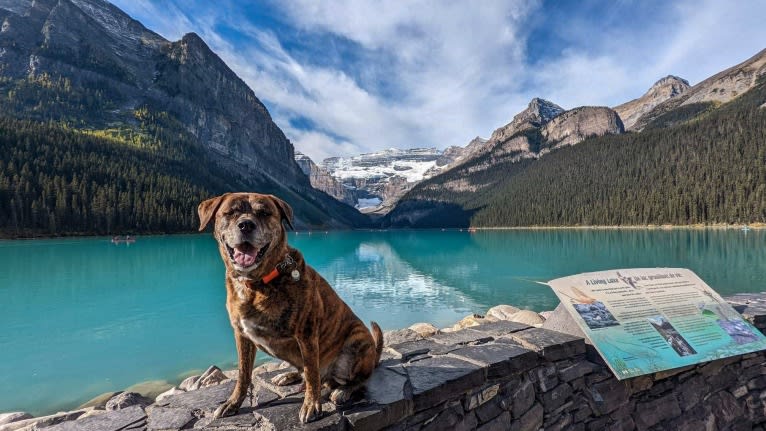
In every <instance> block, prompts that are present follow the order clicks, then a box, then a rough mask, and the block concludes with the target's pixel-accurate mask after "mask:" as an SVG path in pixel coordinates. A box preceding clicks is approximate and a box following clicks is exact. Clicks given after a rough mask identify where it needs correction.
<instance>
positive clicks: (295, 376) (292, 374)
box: [271, 371, 303, 386]
mask: <svg viewBox="0 0 766 431" xmlns="http://www.w3.org/2000/svg"><path fill="white" fill-rule="evenodd" d="M302 379H303V376H302V375H301V373H300V372H299V371H288V372H286V373H282V374H277V375H276V376H274V377H272V378H271V383H274V384H275V385H277V386H289V385H292V384H294V383H298V382H300V381H301V380H302Z"/></svg>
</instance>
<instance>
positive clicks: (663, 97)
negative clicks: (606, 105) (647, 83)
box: [614, 75, 691, 130]
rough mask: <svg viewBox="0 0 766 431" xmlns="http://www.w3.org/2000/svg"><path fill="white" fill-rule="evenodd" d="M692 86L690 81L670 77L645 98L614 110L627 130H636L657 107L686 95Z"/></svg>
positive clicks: (657, 85) (663, 80) (660, 82)
mask: <svg viewBox="0 0 766 431" xmlns="http://www.w3.org/2000/svg"><path fill="white" fill-rule="evenodd" d="M690 88H691V86H690V85H689V81H687V80H685V79H683V78H679V77H677V76H674V75H668V76H666V77H664V78H661V79H660V80H658V81H657V82H655V83H654V84H653V85H652V86H651V87H649V90H647V92H646V93H644V95H643V96H641V97H639V98H638V99H633V100H631V101H630V102H626V103H623V104H622V105H619V106H616V107H615V108H614V110H615V111H617V114H618V115H619V116H620V118H621V119H622V122H623V124H624V125H625V129H626V130H634V129H636V128H638V127H641V125H643V123H640V122H639V121H638V120H639V119H640V118H641V116H643V115H644V114H646V113H647V112H649V111H651V110H653V109H654V108H655V107H656V106H658V105H660V104H662V103H664V102H666V101H668V100H670V99H673V98H676V97H678V96H680V95H682V94H684V93H686V92H687V91H688V90H689V89H690Z"/></svg>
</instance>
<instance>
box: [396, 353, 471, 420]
mask: <svg viewBox="0 0 766 431" xmlns="http://www.w3.org/2000/svg"><path fill="white" fill-rule="evenodd" d="M404 368H405V369H406V370H407V375H408V376H409V378H410V384H411V386H412V395H413V401H414V409H415V411H420V410H422V409H426V408H429V407H433V406H435V405H437V404H438V403H440V402H442V401H445V400H447V399H449V398H452V397H454V395H455V394H457V393H460V392H462V391H467V390H469V389H471V388H473V387H477V386H481V384H483V383H484V381H485V377H484V373H485V371H484V369H482V368H481V367H480V366H478V365H475V364H472V363H470V362H466V361H462V360H460V359H456V358H450V357H446V356H435V357H432V358H428V359H423V360H422V361H417V362H412V363H409V364H405V365H404Z"/></svg>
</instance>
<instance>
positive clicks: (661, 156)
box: [384, 79, 766, 227]
mask: <svg viewBox="0 0 766 431" xmlns="http://www.w3.org/2000/svg"><path fill="white" fill-rule="evenodd" d="M764 102H766V82H764V80H763V79H761V82H760V83H759V84H758V85H757V86H756V87H755V88H753V89H752V90H750V91H749V92H747V93H745V94H743V95H742V96H740V97H738V98H736V99H734V100H733V101H732V102H729V103H727V104H725V105H722V106H721V107H719V108H718V109H714V110H710V109H707V108H708V106H702V105H699V106H700V107H696V106H694V107H692V108H690V109H685V110H683V112H680V111H679V112H675V113H668V114H667V115H666V117H665V118H664V119H663V120H664V121H658V122H656V123H655V124H654V125H653V127H650V128H647V130H645V131H643V132H641V133H629V134H624V135H611V136H604V137H599V138H592V139H589V140H586V141H584V142H582V143H580V144H578V145H576V146H573V147H565V148H562V149H559V150H556V151H553V152H551V153H550V154H548V155H546V156H545V157H542V158H540V159H538V160H526V161H522V162H519V163H511V162H507V163H500V164H497V165H494V166H492V168H491V169H489V170H486V171H484V172H482V173H481V175H483V176H484V177H485V178H484V179H483V180H482V182H483V183H485V184H488V186H486V187H483V188H481V189H479V190H471V191H466V192H462V193H455V192H449V193H444V192H443V191H440V190H439V189H438V188H435V187H433V184H431V183H438V182H441V183H444V182H447V181H449V180H459V179H460V178H461V175H462V174H461V173H460V172H458V170H453V171H450V172H447V173H445V174H442V176H440V177H435V178H434V179H431V180H428V181H425V182H423V183H421V184H419V185H418V186H416V187H415V188H414V189H413V190H412V191H411V192H409V193H408V194H407V195H405V197H404V198H402V201H401V202H400V204H399V206H397V208H396V209H395V210H394V211H392V212H391V213H390V214H389V216H388V217H387V218H386V219H385V221H384V223H385V225H386V226H416V227H445V226H451V227H462V226H469V225H470V226H485V227H488V226H539V225H548V226H558V225H565V226H576V225H643V224H668V223H669V224H681V225H684V224H696V223H752V222H766V109H765V108H764V107H763V106H764ZM662 126H665V127H662ZM476 163H480V161H476ZM461 169H462V170H466V169H468V170H470V165H468V166H465V165H464V166H461ZM450 175H453V176H455V178H450Z"/></svg>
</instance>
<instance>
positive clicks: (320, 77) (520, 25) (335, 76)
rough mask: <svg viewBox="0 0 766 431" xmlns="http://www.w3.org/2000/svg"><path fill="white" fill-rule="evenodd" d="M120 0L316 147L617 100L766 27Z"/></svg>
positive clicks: (701, 70)
mask: <svg viewBox="0 0 766 431" xmlns="http://www.w3.org/2000/svg"><path fill="white" fill-rule="evenodd" d="M116 3H117V4H118V6H120V7H122V8H123V9H125V10H126V11H127V12H128V13H129V14H131V15H132V16H134V17H136V18H137V19H139V20H140V21H142V22H144V24H146V25H147V27H149V28H151V29H153V30H155V31H157V32H159V33H160V34H163V35H164V36H166V37H168V38H170V39H178V38H179V37H180V36H181V35H182V34H184V33H186V32H189V31H195V32H197V33H199V34H200V35H201V36H202V37H203V39H205V40H206V41H207V42H208V44H209V45H210V46H211V48H212V49H213V50H214V51H216V52H217V53H218V54H219V55H220V56H221V58H223V60H224V61H225V62H226V63H227V64H229V66H230V67H231V68H232V69H233V70H234V71H235V72H236V73H237V74H238V75H240V76H241V77H242V78H243V79H244V80H245V81H246V82H247V83H248V84H249V85H250V86H251V87H252V88H253V90H254V91H255V93H256V94H257V95H258V96H259V97H260V98H261V99H262V100H264V102H265V103H266V104H267V106H268V107H269V109H270V111H271V112H272V115H273V117H274V119H275V121H276V122H277V124H278V125H279V126H280V127H281V128H282V129H283V130H284V131H285V133H286V135H287V136H288V137H289V138H290V139H291V140H292V141H293V143H294V144H295V146H296V148H297V149H298V150H300V151H302V152H304V153H306V154H308V155H309V156H310V157H312V158H313V159H315V160H317V161H320V160H321V159H323V158H325V157H328V156H334V155H346V154H351V153H358V152H366V151H374V150H380V149H382V148H387V147H401V148H406V147H430V146H434V147H439V148H444V147H446V146H449V145H465V144H466V143H467V142H468V141H469V140H470V139H471V138H472V137H474V136H476V135H482V136H487V135H489V134H490V133H491V132H492V130H493V129H494V128H496V127H499V126H501V125H503V124H504V123H506V122H508V121H509V120H510V118H511V117H512V116H513V115H514V114H515V113H516V112H518V111H520V110H521V109H523V108H524V107H525V105H526V103H527V102H528V100H529V99H530V98H532V97H534V96H540V97H544V98H548V99H551V100H552V101H554V102H556V103H558V104H560V105H562V106H564V107H569V108H571V107H575V106H579V105H616V104H619V103H621V102H624V101H627V100H629V99H631V98H634V97H638V96H639V95H640V94H641V93H643V92H644V91H645V90H646V89H647V88H648V86H649V85H651V84H652V82H654V81H655V80H657V79H659V78H660V77H662V76H664V75H667V74H671V73H672V74H677V75H679V76H682V77H684V78H687V79H689V80H690V81H692V83H694V82H697V81H699V80H701V79H703V78H705V77H707V76H709V75H710V74H712V73H714V72H717V71H719V70H721V69H723V68H725V67H728V66H730V65H733V64H735V63H736V62H739V61H742V60H744V59H745V58H747V57H749V56H750V55H753V54H754V53H755V52H757V51H758V50H760V49H762V48H763V47H764V46H761V45H763V42H762V41H764V40H766V37H765V36H766V28H764V26H762V25H761V24H760V22H759V18H760V17H763V16H764V15H766V14H765V13H764V12H766V6H764V4H763V3H761V2H759V1H757V0H754V1H739V0H737V1H733V2H717V1H713V0H708V1H704V2H699V1H692V0H688V1H685V2H681V3H672V4H666V3H665V2H659V1H658V2H656V3H655V2H652V1H647V2H637V3H634V2H630V1H625V2H608V3H604V2H596V1H592V0H591V1H583V2H577V3H574V4H573V5H569V8H570V10H560V8H559V9H557V8H555V7H552V6H551V5H548V4H544V3H542V2H528V1H483V2H481V3H480V4H473V3H466V2H458V1H436V0H413V1H408V2H382V1H379V0H336V1H318V0H293V1H276V0H274V1H273V2H267V3H257V4H255V5H249V7H245V6H242V4H240V3H238V2H230V1H227V0H223V1H222V2H216V3H215V4H212V3H209V2H205V1H196V2H194V1H192V2H189V1H185V2H180V3H173V2H170V1H159V0H156V1H155V0H119V1H117V2H116ZM606 6H608V7H606ZM594 11H595V12H594ZM636 12H641V13H636ZM264 17H265V18H264ZM267 18H268V19H267ZM630 18H633V19H632V20H631V19H630Z"/></svg>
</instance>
